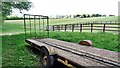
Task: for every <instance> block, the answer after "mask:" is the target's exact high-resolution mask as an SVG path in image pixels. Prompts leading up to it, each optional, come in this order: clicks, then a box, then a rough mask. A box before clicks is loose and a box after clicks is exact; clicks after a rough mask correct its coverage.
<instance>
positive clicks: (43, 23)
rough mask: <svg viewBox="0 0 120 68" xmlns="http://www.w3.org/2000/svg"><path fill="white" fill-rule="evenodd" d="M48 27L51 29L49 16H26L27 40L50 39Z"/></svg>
mask: <svg viewBox="0 0 120 68" xmlns="http://www.w3.org/2000/svg"><path fill="white" fill-rule="evenodd" d="M47 27H48V28H49V17H48V16H43V15H31V14H24V30H25V39H27V38H42V37H49V30H46V28H47ZM41 35H42V36H41Z"/></svg>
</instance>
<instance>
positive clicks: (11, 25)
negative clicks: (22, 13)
mask: <svg viewBox="0 0 120 68" xmlns="http://www.w3.org/2000/svg"><path fill="white" fill-rule="evenodd" d="M117 18H118V17H101V18H99V17H98V18H69V19H50V20H49V21H50V25H56V24H70V23H82V22H88V21H89V22H91V21H113V20H117ZM37 22H38V21H37ZM41 22H42V21H41ZM37 24H38V23H37ZM41 24H42V23H41ZM23 27H24V25H23V21H22V20H7V21H5V23H3V24H2V32H3V33H13V32H24V29H23Z"/></svg>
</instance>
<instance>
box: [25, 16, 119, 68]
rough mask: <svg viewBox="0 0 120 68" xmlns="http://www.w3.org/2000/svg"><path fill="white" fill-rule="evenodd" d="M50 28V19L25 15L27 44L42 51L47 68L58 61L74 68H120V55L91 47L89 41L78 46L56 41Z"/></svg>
mask: <svg viewBox="0 0 120 68" xmlns="http://www.w3.org/2000/svg"><path fill="white" fill-rule="evenodd" d="M49 26H50V25H49V17H48V16H43V15H30V14H24V29H25V41H26V42H27V43H28V44H30V45H32V46H35V47H36V48H37V49H39V53H40V56H41V57H40V62H41V64H42V65H43V66H44V67H52V66H53V65H54V63H55V61H59V62H60V63H63V64H64V65H66V66H68V67H70V68H90V67H91V68H93V67H97V68H98V67H103V68H119V67H120V62H119V52H113V51H109V50H105V49H99V48H95V47H92V46H89V45H91V42H90V41H88V40H83V41H81V43H80V44H76V43H71V42H66V41H62V40H57V39H53V38H51V37H50V31H51V29H50V28H49ZM41 33H42V34H41ZM41 36H42V37H41ZM85 45H87V46H85Z"/></svg>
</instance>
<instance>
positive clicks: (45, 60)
mask: <svg viewBox="0 0 120 68" xmlns="http://www.w3.org/2000/svg"><path fill="white" fill-rule="evenodd" d="M40 62H41V64H42V65H43V67H52V66H53V65H54V57H53V56H51V55H49V52H48V50H47V48H46V47H42V48H41V49H40Z"/></svg>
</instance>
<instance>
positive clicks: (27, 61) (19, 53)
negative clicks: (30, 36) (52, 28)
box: [0, 17, 120, 68]
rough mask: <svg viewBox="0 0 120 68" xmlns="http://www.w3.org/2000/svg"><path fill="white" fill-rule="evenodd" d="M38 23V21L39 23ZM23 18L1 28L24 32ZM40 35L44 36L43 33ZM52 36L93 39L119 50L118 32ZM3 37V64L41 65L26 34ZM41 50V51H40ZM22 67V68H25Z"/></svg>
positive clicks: (64, 21)
mask: <svg viewBox="0 0 120 68" xmlns="http://www.w3.org/2000/svg"><path fill="white" fill-rule="evenodd" d="M112 20H117V17H106V18H85V19H80V18H75V19H72V18H71V19H50V25H56V24H68V23H78V22H81V23H82V22H87V21H112ZM37 24H38V23H37ZM23 26H24V25H23V20H7V21H5V22H4V23H3V24H2V27H1V29H0V30H2V32H3V34H4V33H14V32H24V29H23ZM39 37H43V35H42V34H41V35H40V36H39ZM50 37H51V38H55V39H59V40H63V41H68V42H73V43H79V41H80V40H85V39H86V40H91V41H92V42H93V46H94V47H97V48H102V49H107V50H111V51H115V52H120V51H119V50H118V46H119V44H118V43H119V40H118V35H117V34H111V33H100V32H97V33H88V32H85V33H84V32H82V33H80V32H50ZM0 38H2V42H1V43H2V65H3V67H4V66H18V67H20V66H23V67H25V66H29V67H30V66H41V64H40V63H39V57H40V56H39V55H38V54H34V53H33V51H31V50H30V49H29V46H30V45H28V44H27V43H25V41H24V40H25V37H24V34H16V35H4V36H0ZM38 52H39V51H38ZM23 67H22V68H23Z"/></svg>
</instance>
